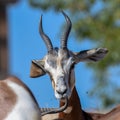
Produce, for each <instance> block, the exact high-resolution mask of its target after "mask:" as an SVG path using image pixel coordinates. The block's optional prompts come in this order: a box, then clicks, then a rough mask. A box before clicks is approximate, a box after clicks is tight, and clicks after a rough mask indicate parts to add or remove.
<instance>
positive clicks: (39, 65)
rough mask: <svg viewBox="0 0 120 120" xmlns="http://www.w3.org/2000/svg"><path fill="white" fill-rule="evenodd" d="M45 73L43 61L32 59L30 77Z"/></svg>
mask: <svg viewBox="0 0 120 120" xmlns="http://www.w3.org/2000/svg"><path fill="white" fill-rule="evenodd" d="M44 74H46V72H45V70H44V61H42V60H32V64H31V69H30V77H39V76H42V75H44Z"/></svg>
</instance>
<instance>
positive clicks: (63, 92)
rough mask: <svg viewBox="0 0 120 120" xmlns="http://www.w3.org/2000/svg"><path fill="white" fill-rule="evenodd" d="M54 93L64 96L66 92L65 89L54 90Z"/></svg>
mask: <svg viewBox="0 0 120 120" xmlns="http://www.w3.org/2000/svg"><path fill="white" fill-rule="evenodd" d="M56 91H57V93H59V94H61V95H64V94H65V93H66V92H67V89H64V90H62V91H58V90H56Z"/></svg>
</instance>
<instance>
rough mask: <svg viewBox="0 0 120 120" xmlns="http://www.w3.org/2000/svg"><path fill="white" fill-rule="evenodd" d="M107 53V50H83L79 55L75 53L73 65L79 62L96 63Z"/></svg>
mask: <svg viewBox="0 0 120 120" xmlns="http://www.w3.org/2000/svg"><path fill="white" fill-rule="evenodd" d="M107 53H108V50H107V48H97V49H91V50H84V51H81V52H79V53H75V56H74V58H75V63H78V62H80V61H93V62H97V61H99V60H101V59H103V58H104V57H105V55H106V54H107Z"/></svg>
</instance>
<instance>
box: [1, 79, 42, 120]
mask: <svg viewBox="0 0 120 120" xmlns="http://www.w3.org/2000/svg"><path fill="white" fill-rule="evenodd" d="M0 120H41V112H40V109H39V106H38V104H37V102H36V100H35V98H34V96H33V94H32V93H31V91H30V90H29V89H28V87H27V86H26V85H25V84H23V83H22V82H21V81H20V80H19V79H18V78H16V77H8V78H7V79H5V80H0Z"/></svg>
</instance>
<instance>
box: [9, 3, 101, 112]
mask: <svg viewBox="0 0 120 120" xmlns="http://www.w3.org/2000/svg"><path fill="white" fill-rule="evenodd" d="M41 14H43V27H44V31H45V32H46V34H47V35H48V36H49V37H50V38H51V40H52V42H53V44H54V46H59V43H60V38H61V32H60V30H61V28H62V25H63V23H65V19H64V17H63V15H62V14H61V13H55V12H54V11H52V10H50V11H48V12H43V11H41V10H40V9H34V8H31V6H29V4H28V3H27V1H21V2H19V3H18V4H15V5H14V6H9V7H8V23H9V51H10V52H9V58H10V62H9V64H10V67H9V68H10V70H9V71H10V74H12V75H16V76H17V77H19V78H20V79H21V80H22V81H23V82H24V83H25V84H26V85H27V86H28V87H29V88H30V89H31V91H32V92H33V94H34V96H35V97H36V99H37V101H38V103H39V105H40V106H41V107H51V106H52V107H54V106H58V101H57V100H56V99H55V97H54V92H53V89H52V85H51V81H50V78H49V76H48V75H45V76H43V77H39V78H34V79H33V78H30V77H29V73H30V65H31V60H32V59H40V58H42V57H43V56H44V55H45V54H46V53H47V50H46V46H45V44H44V42H43V40H42V39H41V37H40V35H39V32H38V26H39V19H40V15H41ZM67 14H68V15H69V13H67ZM71 20H72V18H71ZM68 47H69V49H71V50H73V51H80V50H84V49H90V48H93V47H95V45H94V44H91V43H90V42H89V41H87V40H86V41H84V42H83V43H82V42H78V41H77V40H75V39H74V36H72V35H70V37H69V43H68ZM75 71H76V87H77V90H78V93H79V96H80V98H81V103H82V107H83V108H84V109H87V110H89V109H94V108H99V106H100V103H98V102H97V101H96V100H95V99H90V98H89V97H88V94H87V92H88V93H89V90H90V88H91V87H92V82H93V81H92V78H93V74H92V70H91V69H89V68H86V66H85V64H84V63H80V64H78V65H77V66H76V70H75Z"/></svg>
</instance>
